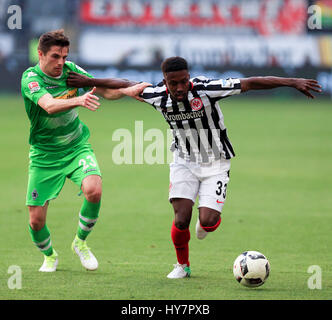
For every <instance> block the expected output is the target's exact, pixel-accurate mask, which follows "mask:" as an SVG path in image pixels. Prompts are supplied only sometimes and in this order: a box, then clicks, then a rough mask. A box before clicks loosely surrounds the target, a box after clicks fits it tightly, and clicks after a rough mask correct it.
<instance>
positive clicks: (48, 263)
mask: <svg viewBox="0 0 332 320" xmlns="http://www.w3.org/2000/svg"><path fill="white" fill-rule="evenodd" d="M58 262H59V260H58V254H57V253H56V251H55V250H54V249H53V253H52V254H51V255H50V256H45V257H44V263H43V265H42V266H41V267H40V269H39V271H40V272H54V271H56V267H57V265H58Z"/></svg>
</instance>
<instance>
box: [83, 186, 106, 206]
mask: <svg viewBox="0 0 332 320" xmlns="http://www.w3.org/2000/svg"><path fill="white" fill-rule="evenodd" d="M84 194H85V198H86V200H87V201H89V202H94V203H96V202H99V201H100V200H101V195H102V191H101V188H88V189H87V190H86V191H85V192H84Z"/></svg>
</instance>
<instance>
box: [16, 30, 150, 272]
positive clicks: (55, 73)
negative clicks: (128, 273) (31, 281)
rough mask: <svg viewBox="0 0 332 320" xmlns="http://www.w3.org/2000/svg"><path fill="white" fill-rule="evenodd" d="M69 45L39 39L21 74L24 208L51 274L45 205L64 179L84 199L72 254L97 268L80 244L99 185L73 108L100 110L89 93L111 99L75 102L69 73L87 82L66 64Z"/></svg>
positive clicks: (94, 213) (59, 37) (54, 37)
mask: <svg viewBox="0 0 332 320" xmlns="http://www.w3.org/2000/svg"><path fill="white" fill-rule="evenodd" d="M69 45H70V42H69V39H68V38H67V37H66V36H65V35H64V32H63V30H55V31H50V32H47V33H45V34H43V35H42V36H41V37H40V39H39V46H38V56H39V63H38V64H37V65H36V66H34V67H30V68H28V69H27V70H26V71H25V72H24V73H23V75H22V83H21V85H22V88H21V90H22V96H23V99H24V103H25V109H26V112H27V115H28V117H29V120H30V123H31V127H30V137H29V143H30V145H31V147H30V153H29V158H30V164H29V181H28V188H27V195H26V204H27V206H28V209H29V216H30V220H29V232H30V235H31V238H32V241H33V242H34V243H35V245H36V246H37V247H38V248H39V250H40V251H41V252H42V253H43V254H44V263H43V265H42V266H41V268H40V269H39V271H41V272H54V271H56V268H57V265H58V255H57V253H56V251H55V250H54V248H53V245H52V241H51V236H50V231H49V229H48V227H47V225H46V214H47V209H48V204H49V201H50V200H52V199H55V198H56V197H57V196H58V194H59V193H60V191H61V189H62V187H63V185H64V183H65V180H66V178H69V179H71V180H72V181H73V182H74V183H75V184H77V185H78V186H79V187H80V188H81V190H82V192H83V194H84V200H83V204H82V207H81V209H80V212H79V222H78V229H77V232H76V236H75V239H74V241H73V243H72V250H73V251H74V252H75V253H76V254H77V255H78V256H79V258H80V261H81V264H82V265H83V267H84V268H86V269H87V270H96V269H97V268H98V261H97V259H96V257H95V256H94V255H93V253H92V252H91V250H90V249H89V248H88V246H87V243H86V238H87V236H88V235H89V233H90V232H91V230H92V229H93V227H94V225H95V223H96V222H97V219H98V215H99V209H100V202H101V195H102V180H101V173H100V169H99V166H98V162H97V160H96V156H95V154H94V152H93V150H92V149H91V146H90V144H89V143H88V138H89V136H90V133H89V129H88V127H87V126H86V125H85V124H84V123H83V122H81V121H80V120H79V117H78V110H77V107H84V108H87V109H89V110H91V111H95V110H97V109H98V107H99V105H100V103H99V102H98V100H99V97H98V96H96V95H95V93H96V94H99V95H101V96H102V97H104V98H108V99H113V97H112V92H113V91H112V89H111V90H109V89H105V88H96V87H94V88H92V90H91V88H84V91H85V93H84V94H83V95H81V96H79V91H78V89H77V88H74V87H72V88H71V87H68V86H67V84H66V80H67V77H68V73H69V72H70V71H75V72H77V73H79V74H83V75H86V76H88V77H92V76H91V75H89V74H88V73H87V72H86V71H84V70H83V69H82V68H80V67H79V66H77V65H76V64H75V63H73V62H70V61H66V58H67V56H68V52H69ZM113 84H114V89H119V88H126V87H129V86H133V85H134V84H135V83H131V82H130V81H127V80H121V79H114V82H113ZM139 86H141V85H138V87H139ZM143 86H144V85H143ZM138 90H142V89H139V88H138ZM114 98H116V97H114Z"/></svg>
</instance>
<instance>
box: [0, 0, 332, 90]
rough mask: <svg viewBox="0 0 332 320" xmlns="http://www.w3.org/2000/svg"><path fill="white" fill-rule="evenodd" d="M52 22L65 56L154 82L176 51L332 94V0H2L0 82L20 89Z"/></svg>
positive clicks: (202, 70) (211, 70)
mask: <svg viewBox="0 0 332 320" xmlns="http://www.w3.org/2000/svg"><path fill="white" fill-rule="evenodd" d="M12 5H17V6H19V8H20V9H21V13H22V21H21V25H19V24H18V23H17V21H13V17H12V16H13V12H14V11H10V10H9V8H10V6H12ZM312 6H315V7H312ZM317 6H319V7H318V8H319V10H318V11H317ZM14 18H15V17H14ZM10 19H12V20H10ZM13 22H14V24H15V22H16V26H18V28H10V23H13ZM58 28H64V29H65V31H66V34H67V35H68V36H69V37H70V39H71V49H70V50H71V51H70V57H69V59H70V60H73V61H75V62H76V63H77V64H79V65H80V66H82V67H83V68H85V69H86V70H87V71H89V72H91V73H92V74H93V75H94V76H96V77H121V78H127V79H131V80H140V81H141V80H145V81H149V82H151V83H158V82H159V81H160V80H161V79H162V75H161V72H160V63H161V61H162V60H163V59H164V58H166V57H169V56H174V55H180V56H183V57H184V58H186V59H187V60H188V62H189V64H190V67H191V75H192V76H194V75H197V74H204V75H206V76H210V77H213V78H218V77H228V76H233V77H248V76H253V75H262V76H263V75H276V76H284V77H309V78H314V79H317V80H318V81H319V82H320V83H321V85H322V86H323V89H324V94H325V95H327V96H332V81H331V80H332V71H331V67H332V36H331V31H332V1H331V0H310V1H309V0H181V1H179V0H81V1H80V0H71V1H66V0H57V1H41V0H0V72H1V78H0V90H1V91H4V92H18V91H19V90H20V77H21V74H22V72H23V71H24V70H25V69H26V68H27V67H29V66H31V65H34V64H36V63H37V62H38V57H37V50H36V47H37V44H38V38H39V36H40V35H41V34H42V33H44V32H46V31H49V30H53V29H58ZM280 92H281V91H269V92H266V91H265V92H264V94H274V95H275V94H280ZM282 92H283V94H286V95H290V94H294V95H296V92H295V91H293V90H292V91H287V90H286V91H285V90H284V91H282Z"/></svg>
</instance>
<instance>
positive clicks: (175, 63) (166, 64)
mask: <svg viewBox="0 0 332 320" xmlns="http://www.w3.org/2000/svg"><path fill="white" fill-rule="evenodd" d="M161 70H162V72H163V73H167V72H172V71H180V70H188V63H187V61H186V59H184V58H182V57H170V58H167V59H166V60H164V61H163V63H162V64H161Z"/></svg>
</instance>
